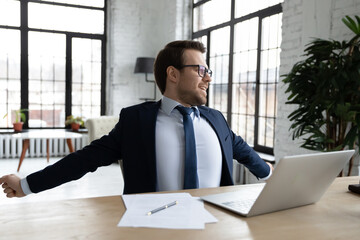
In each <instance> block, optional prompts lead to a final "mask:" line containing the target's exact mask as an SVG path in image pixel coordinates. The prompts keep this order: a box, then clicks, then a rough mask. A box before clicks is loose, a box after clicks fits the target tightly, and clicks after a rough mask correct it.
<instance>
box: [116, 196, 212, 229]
mask: <svg viewBox="0 0 360 240" xmlns="http://www.w3.org/2000/svg"><path fill="white" fill-rule="evenodd" d="M122 198H123V201H124V204H125V207H126V211H125V213H124V215H123V217H122V218H121V220H120V222H119V224H118V226H119V227H151V228H172V229H204V228H205V223H214V222H217V219H216V218H215V217H214V216H213V215H211V214H210V213H209V212H208V211H206V210H205V208H204V203H203V201H202V200H200V199H199V198H197V197H192V196H191V195H190V194H189V193H163V194H161V193H160V194H136V195H123V196H122ZM174 201H177V202H178V203H177V204H176V205H175V206H171V207H169V208H166V209H164V210H161V211H158V212H156V213H154V214H151V215H148V214H147V213H148V212H149V211H152V210H154V209H157V208H159V207H161V206H164V205H166V204H169V203H171V202H174Z"/></svg>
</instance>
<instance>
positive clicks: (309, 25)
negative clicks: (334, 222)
mask: <svg viewBox="0 0 360 240" xmlns="http://www.w3.org/2000/svg"><path fill="white" fill-rule="evenodd" d="M345 15H350V16H354V15H360V0H285V1H284V4H283V25H282V40H283V42H282V45H281V49H282V52H281V56H280V58H281V66H280V74H281V75H282V74H285V73H288V72H289V71H290V70H291V67H292V66H293V65H294V64H295V63H296V62H298V61H300V60H302V58H303V56H302V54H303V50H304V46H305V45H306V44H307V43H309V41H311V38H325V39H335V40H340V41H341V40H343V39H349V36H351V33H350V31H349V30H348V29H347V27H345V25H344V24H343V23H342V21H341V18H343V17H344V16H345ZM285 90H286V87H285V86H284V85H283V84H282V83H280V84H279V87H278V116H277V120H276V133H275V136H276V140H275V151H274V152H275V157H276V160H279V159H280V158H281V157H283V156H285V155H292V154H300V153H306V152H308V151H306V150H305V149H302V148H300V147H299V146H300V144H299V141H298V140H297V141H293V140H292V138H291V133H290V132H289V127H290V124H291V123H290V122H289V121H288V119H287V116H288V115H289V113H291V112H292V111H293V110H294V109H295V106H291V105H286V104H285V102H286V100H287V95H286V94H285ZM358 164H359V159H358V158H357V160H356V165H357V166H358ZM358 172H359V170H358V168H355V169H354V172H353V174H358Z"/></svg>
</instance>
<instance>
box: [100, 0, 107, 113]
mask: <svg viewBox="0 0 360 240" xmlns="http://www.w3.org/2000/svg"><path fill="white" fill-rule="evenodd" d="M104 8H105V11H104V24H105V26H104V38H103V39H101V94H100V95H101V102H100V105H101V106H100V111H101V113H100V115H105V114H106V81H105V79H106V36H107V21H106V19H107V11H106V9H107V1H105V5H104Z"/></svg>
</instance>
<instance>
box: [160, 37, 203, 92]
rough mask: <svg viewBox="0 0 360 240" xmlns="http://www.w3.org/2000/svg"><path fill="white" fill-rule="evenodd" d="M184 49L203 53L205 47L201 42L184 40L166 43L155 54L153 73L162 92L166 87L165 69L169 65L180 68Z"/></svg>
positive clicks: (182, 62)
mask: <svg viewBox="0 0 360 240" xmlns="http://www.w3.org/2000/svg"><path fill="white" fill-rule="evenodd" d="M186 49H194V50H198V51H200V52H201V53H205V51H206V48H205V47H204V45H203V44H202V43H201V42H198V41H191V40H184V41H174V42H170V43H168V44H167V45H166V46H165V47H164V49H162V50H161V51H160V52H159V54H158V55H157V57H156V60H155V63H154V75H155V80H156V84H157V85H158V87H159V89H160V92H161V93H162V94H163V93H164V92H165V89H166V77H167V73H166V69H167V68H168V67H169V66H173V67H175V68H181V66H182V65H183V64H184V58H183V55H184V51H185V50H186Z"/></svg>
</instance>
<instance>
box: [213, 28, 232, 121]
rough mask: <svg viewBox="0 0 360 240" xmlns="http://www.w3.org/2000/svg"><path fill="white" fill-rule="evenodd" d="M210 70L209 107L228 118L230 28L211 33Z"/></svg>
mask: <svg viewBox="0 0 360 240" xmlns="http://www.w3.org/2000/svg"><path fill="white" fill-rule="evenodd" d="M210 39H211V42H210V69H211V70H212V71H213V76H212V82H211V84H210V86H209V106H210V107H212V108H215V109H217V110H219V111H221V112H222V113H223V114H224V116H225V117H226V114H227V97H228V83H229V45H230V28H229V27H226V28H221V29H219V30H215V31H213V32H211V38H210Z"/></svg>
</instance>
